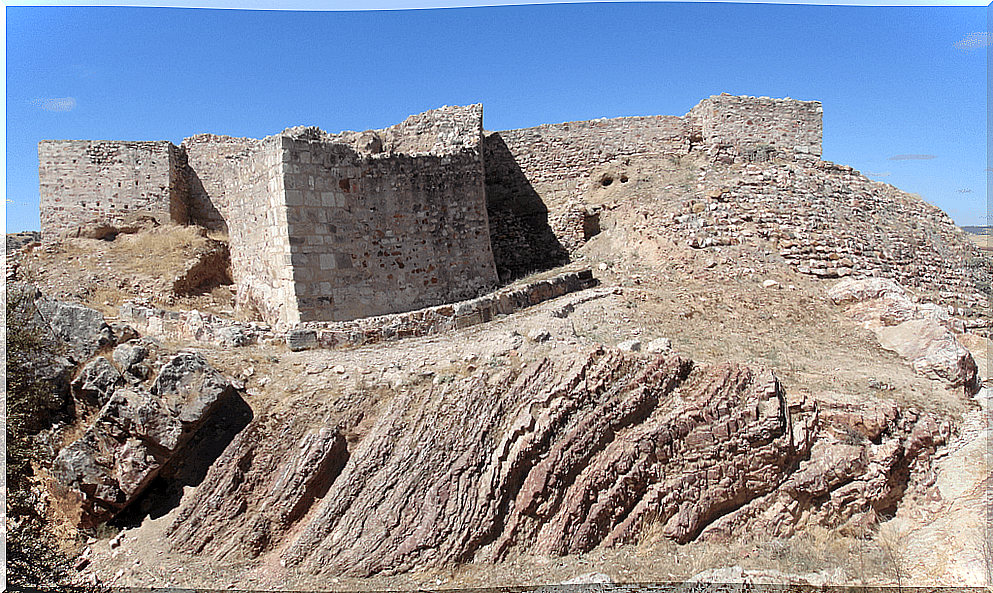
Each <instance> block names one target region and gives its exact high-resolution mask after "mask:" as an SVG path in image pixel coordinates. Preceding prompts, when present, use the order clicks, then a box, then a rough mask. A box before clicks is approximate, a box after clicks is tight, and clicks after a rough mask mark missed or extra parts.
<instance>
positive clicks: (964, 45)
mask: <svg viewBox="0 0 993 593" xmlns="http://www.w3.org/2000/svg"><path fill="white" fill-rule="evenodd" d="M952 45H954V46H955V49H964V50H973V49H982V48H984V47H989V46H991V45H993V39H991V38H990V34H989V33H988V32H986V31H981V32H978V33H969V34H968V35H966V36H965V38H963V39H959V40H958V41H956V42H955V43H953V44H952Z"/></svg>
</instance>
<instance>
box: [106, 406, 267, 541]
mask: <svg viewBox="0 0 993 593" xmlns="http://www.w3.org/2000/svg"><path fill="white" fill-rule="evenodd" d="M252 418H254V414H253V413H252V408H251V407H249V405H248V403H247V402H246V401H245V400H244V399H243V398H242V397H241V393H239V392H237V391H236V392H234V393H233V394H231V395H230V396H229V397H228V398H227V400H225V401H224V403H223V404H222V405H221V406H220V407H219V408H218V409H217V411H216V412H214V413H213V415H211V417H210V418H209V419H208V420H207V422H205V423H204V425H203V426H201V427H200V430H198V431H197V432H196V434H194V435H193V438H192V439H190V442H189V443H187V445H186V446H185V447H184V448H183V452H182V453H181V454H180V456H179V457H178V458H177V459H174V460H172V461H171V462H169V463H168V464H167V465H166V466H165V467H163V468H162V471H161V472H159V475H158V476H156V477H155V479H154V480H152V482H151V483H150V484H149V485H148V488H146V489H145V491H144V492H142V493H141V495H140V496H138V498H136V499H135V500H134V502H132V503H131V504H130V505H128V506H127V508H125V509H124V510H123V511H121V512H120V514H118V515H117V517H115V518H114V519H113V520H111V521H110V522H109V524H110V525H112V526H115V527H121V528H131V527H137V526H139V525H141V523H142V521H144V519H145V517H149V518H152V519H158V518H159V517H162V516H163V515H165V514H167V513H169V512H170V511H172V510H173V509H175V508H176V507H178V506H179V503H180V502H181V501H182V497H183V489H184V488H185V487H186V486H193V487H195V486H199V485H200V483H201V482H203V479H204V478H205V477H206V476H207V470H208V469H210V466H211V465H213V463H214V462H215V461H216V460H217V458H218V457H220V456H221V453H223V452H224V449H226V448H227V446H228V445H229V444H231V441H233V440H234V438H235V437H236V436H237V435H238V433H239V432H241V431H242V430H243V429H244V428H245V427H246V426H248V423H249V422H251V421H252Z"/></svg>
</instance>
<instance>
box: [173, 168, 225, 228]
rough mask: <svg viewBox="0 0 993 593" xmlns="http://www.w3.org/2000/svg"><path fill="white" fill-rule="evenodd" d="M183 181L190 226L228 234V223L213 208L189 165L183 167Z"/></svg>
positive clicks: (205, 191) (195, 173) (215, 208)
mask: <svg viewBox="0 0 993 593" xmlns="http://www.w3.org/2000/svg"><path fill="white" fill-rule="evenodd" d="M183 181H184V182H185V183H186V195H187V212H186V218H187V220H189V222H190V223H191V224H197V225H200V226H202V227H204V228H207V229H210V230H212V231H221V232H223V233H225V234H227V232H228V223H227V221H225V220H224V216H222V215H221V213H220V211H219V210H218V209H217V207H216V206H214V203H213V202H212V201H211V199H210V195H208V194H207V190H206V189H205V188H204V187H203V182H202V181H201V180H200V176H199V175H197V172H196V171H194V170H193V168H192V167H190V166H189V165H185V164H184V166H183Z"/></svg>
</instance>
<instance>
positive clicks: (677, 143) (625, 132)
mask: <svg viewBox="0 0 993 593" xmlns="http://www.w3.org/2000/svg"><path fill="white" fill-rule="evenodd" d="M820 134H821V132H820V104H819V103H804V102H799V101H792V100H772V99H765V98H759V99H755V98H752V97H744V98H743V97H730V96H725V95H721V96H715V97H711V98H710V99H706V100H704V102H702V103H701V104H700V105H699V106H697V107H695V108H694V109H693V110H692V111H691V112H690V113H689V114H687V115H686V116H682V117H677V116H650V117H623V118H617V119H601V120H594V121H584V122H569V123H563V124H555V125H542V126H539V127H537V128H528V129H518V130H507V131H503V132H495V133H489V134H486V135H485V138H484V135H483V130H482V106H481V105H471V106H468V107H447V106H446V107H442V108H440V109H435V110H432V111H428V112H425V113H421V114H418V115H413V116H411V117H409V118H407V119H406V120H405V121H403V122H401V123H400V124H397V125H395V126H392V127H390V128H386V129H383V130H370V131H365V132H342V133H340V134H335V135H332V134H328V133H326V132H323V131H321V130H319V129H317V128H304V127H298V128H290V129H288V130H286V131H284V132H282V133H280V134H277V135H275V136H270V137H268V138H266V139H263V140H253V139H249V138H231V137H226V136H214V135H210V134H199V135H197V136H193V137H191V138H188V139H186V140H185V141H184V142H183V144H182V146H181V147H179V148H177V147H175V146H173V145H172V144H171V143H168V142H85V141H64V142H43V143H41V144H40V145H39V157H40V162H41V166H40V179H41V193H42V200H41V207H42V224H43V237H45V238H48V239H50V238H53V237H57V236H58V235H62V234H64V233H66V232H70V231H71V230H72V229H73V228H78V227H80V226H84V225H88V224H94V223H101V222H104V223H108V224H110V225H120V224H124V223H126V222H127V218H128V217H129V216H133V215H134V213H135V212H137V211H141V212H151V213H153V214H154V215H156V216H157V217H158V218H163V217H166V218H168V219H169V220H172V221H174V222H181V223H186V222H190V223H194V224H199V225H202V226H205V227H207V228H211V229H219V230H226V231H227V232H228V235H229V241H230V252H231V264H232V276H233V278H234V280H235V283H236V285H237V303H238V306H239V308H240V309H242V310H245V309H248V310H254V311H256V312H258V314H259V316H260V317H261V318H263V319H264V320H266V321H267V322H269V323H273V324H278V325H280V326H292V325H295V324H299V323H301V322H307V321H347V320H353V319H357V318H361V317H368V316H377V315H382V314H386V313H396V312H403V311H410V310H419V309H423V308H425V307H430V306H432V305H439V304H442V303H446V302H454V301H459V300H464V299H467V298H470V297H472V296H475V295H478V294H481V293H483V292H485V291H487V290H489V289H491V288H493V287H494V286H495V285H496V284H497V283H498V282H499V280H501V279H502V280H503V281H507V280H509V279H511V278H513V277H518V276H521V275H524V274H526V273H528V272H531V271H535V270H538V269H545V268H548V267H550V266H551V265H554V264H558V263H564V262H565V261H567V260H568V252H569V251H572V250H573V249H575V248H577V247H578V246H579V245H581V244H582V243H583V242H584V241H585V240H586V239H587V238H588V236H589V235H590V234H591V232H593V231H595V230H596V224H595V223H596V221H595V220H590V219H589V216H588V213H587V212H586V211H585V210H584V208H583V207H582V196H583V195H584V194H585V193H586V192H587V190H589V189H590V187H591V185H592V184H602V185H604V186H606V185H607V184H609V183H613V182H614V181H615V180H614V179H612V178H610V177H609V174H608V173H606V171H608V169H609V166H611V165H612V164H616V162H617V161H618V160H619V159H621V160H623V159H629V158H632V157H641V156H667V155H669V156H678V155H684V154H687V153H689V152H690V151H692V150H696V147H698V146H703V147H704V148H705V149H707V150H709V151H711V152H713V153H714V154H715V155H717V156H718V157H721V158H723V157H724V156H729V158H733V159H739V158H744V159H745V160H750V159H751V158H752V156H754V155H752V154H751V153H752V152H755V151H762V150H767V151H772V152H775V153H777V154H778V153H786V152H789V153H791V154H793V151H795V152H796V154H800V155H802V156H804V157H816V155H819V154H820V138H821V136H820ZM722 151H723V152H722ZM626 181H627V180H626V179H625V178H623V177H622V178H619V179H617V180H616V182H617V183H625V182H626ZM498 273H499V276H498Z"/></svg>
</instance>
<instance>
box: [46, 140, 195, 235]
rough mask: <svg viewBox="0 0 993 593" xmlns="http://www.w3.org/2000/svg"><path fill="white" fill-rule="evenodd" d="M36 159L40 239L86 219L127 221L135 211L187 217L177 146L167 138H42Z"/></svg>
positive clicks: (67, 231)
mask: <svg viewBox="0 0 993 593" xmlns="http://www.w3.org/2000/svg"><path fill="white" fill-rule="evenodd" d="M38 162H39V165H38V177H39V193H40V196H41V232H42V238H43V239H44V240H47V241H50V240H55V239H57V238H58V237H60V236H62V235H65V234H72V233H75V232H77V231H78V230H79V229H80V228H82V227H87V226H90V225H98V224H109V225H113V226H117V227H120V226H126V225H128V224H130V223H131V222H133V221H134V219H135V217H136V216H137V215H139V214H149V215H152V216H154V217H156V218H157V219H160V222H164V221H173V222H178V223H185V222H186V221H187V215H186V206H185V202H184V200H183V196H182V191H183V190H182V179H181V173H180V170H181V157H180V151H179V149H178V148H176V146H174V145H173V144H172V143H171V142H110V141H92V140H46V141H42V142H39V143H38Z"/></svg>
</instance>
